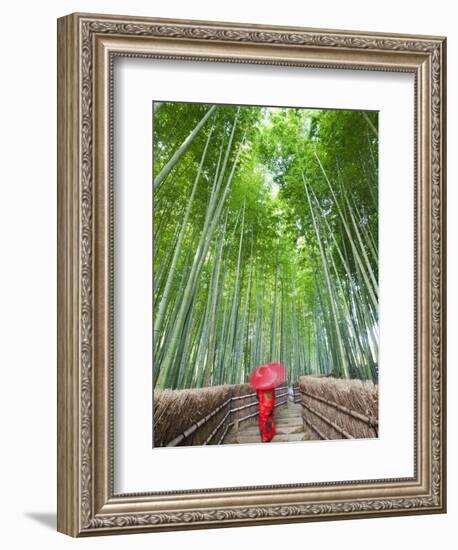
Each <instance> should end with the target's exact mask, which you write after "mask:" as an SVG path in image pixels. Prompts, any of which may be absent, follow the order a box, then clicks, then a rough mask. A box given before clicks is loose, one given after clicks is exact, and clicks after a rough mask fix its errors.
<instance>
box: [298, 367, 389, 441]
mask: <svg viewBox="0 0 458 550" xmlns="http://www.w3.org/2000/svg"><path fill="white" fill-rule="evenodd" d="M294 401H295V402H296V403H300V404H301V405H302V408H303V419H304V422H305V423H306V425H307V426H308V428H309V429H310V431H311V432H312V434H313V435H315V436H316V438H317V439H362V438H374V437H378V388H377V386H376V385H375V384H374V383H373V382H370V381H362V380H340V379H337V378H332V377H316V376H301V377H300V378H299V380H298V383H297V384H296V385H295V387H294Z"/></svg>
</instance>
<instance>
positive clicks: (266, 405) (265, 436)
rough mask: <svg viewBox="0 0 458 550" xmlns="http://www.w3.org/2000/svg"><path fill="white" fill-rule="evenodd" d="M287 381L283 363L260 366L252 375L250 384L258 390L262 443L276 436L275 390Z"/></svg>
mask: <svg viewBox="0 0 458 550" xmlns="http://www.w3.org/2000/svg"><path fill="white" fill-rule="evenodd" d="M284 379H285V368H284V366H283V365H282V364H281V363H267V364H265V365H260V366H259V367H257V368H256V369H254V371H253V372H252V373H251V374H250V377H249V380H248V383H249V384H250V386H251V387H252V388H253V389H254V390H256V395H257V396H258V400H259V429H260V431H261V441H262V442H263V443H268V442H269V441H272V439H273V438H274V436H275V433H276V432H275V422H274V417H273V415H274V411H275V388H276V387H277V386H278V385H279V384H281V383H282V382H283V380H284Z"/></svg>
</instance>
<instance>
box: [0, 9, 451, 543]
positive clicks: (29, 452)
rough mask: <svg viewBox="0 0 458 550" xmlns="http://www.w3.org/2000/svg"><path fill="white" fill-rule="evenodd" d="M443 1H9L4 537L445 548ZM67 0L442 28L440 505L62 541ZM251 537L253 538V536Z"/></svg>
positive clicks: (371, 26)
mask: <svg viewBox="0 0 458 550" xmlns="http://www.w3.org/2000/svg"><path fill="white" fill-rule="evenodd" d="M453 8H454V4H453V2H450V1H449V0H435V1H434V2H432V1H425V0H417V1H416V2H412V1H410V2H399V0H384V1H383V3H382V2H377V3H375V4H373V3H370V2H367V0H366V1H360V0H346V1H345V2H339V0H320V1H319V2H307V3H305V2H297V0H282V2H276V3H273V2H272V3H271V4H270V5H269V4H267V3H266V1H265V0H251V1H250V2H247V1H246V0H231V1H230V2H217V1H210V0H191V1H189V0H187V1H186V0H167V2H164V3H157V4H156V3H153V2H151V1H146V0H130V1H129V2H122V1H118V0H92V1H88V0H84V1H83V0H81V1H75V2H69V1H59V2H58V1H56V0H48V1H47V2H46V3H42V2H39V3H35V2H25V1H22V0H16V1H14V2H11V3H8V4H5V5H4V7H3V10H2V30H1V33H0V40H1V52H2V67H3V69H2V86H1V87H0V94H1V101H0V131H1V134H0V135H1V152H2V155H1V158H2V160H1V162H0V171H1V173H2V174H1V178H0V182H1V186H2V195H1V200H0V209H1V212H0V243H1V245H0V246H1V248H0V254H1V255H0V262H1V264H0V265H1V267H0V279H1V280H0V323H1V327H0V335H1V338H0V365H1V372H2V383H1V385H0V388H1V390H0V391H1V393H0V407H1V411H0V413H1V416H0V418H1V424H0V425H1V435H2V440H1V443H0V448H1V452H0V472H1V484H0V491H1V498H0V501H1V504H0V508H1V512H0V513H1V516H0V517H1V518H2V521H1V525H2V527H1V531H0V539H1V541H2V546H4V547H5V548H23V547H25V548H27V547H28V548H40V549H41V548H46V549H47V550H48V549H49V550H52V549H54V548H59V549H61V548H63V549H65V548H70V547H76V546H77V545H79V546H80V547H83V546H84V548H124V547H126V545H128V547H129V548H132V549H133V550H134V549H137V548H138V549H141V548H150V547H152V546H154V545H156V546H157V547H161V548H162V549H169V548H175V547H177V546H179V545H186V547H188V548H197V547H199V548H213V547H215V546H217V547H219V548H221V549H224V548H234V547H241V546H243V547H248V546H249V545H250V544H263V545H264V546H265V548H269V549H270V548H272V549H274V548H278V547H279V546H282V545H286V544H291V545H297V546H299V547H301V546H307V547H309V548H311V547H315V548H325V549H326V548H330V547H332V546H333V545H336V546H338V547H339V550H345V549H346V548H349V549H350V548H351V549H352V550H359V549H363V548H364V549H366V548H368V547H370V548H371V550H378V549H383V550H386V549H387V548H391V547H393V548H395V547H399V546H400V544H402V543H404V544H407V545H408V546H409V547H410V548H414V549H418V550H421V549H426V548H432V547H436V548H445V549H447V548H451V547H452V546H453V543H452V542H448V541H449V540H450V539H452V540H453V539H454V538H456V537H455V529H454V528H456V521H457V520H458V498H457V495H456V488H457V485H458V484H457V475H456V468H455V464H456V461H457V450H458V445H457V436H458V430H457V424H456V418H457V403H458V399H456V398H455V395H454V394H453V392H454V388H457V387H458V374H457V371H456V368H455V367H456V362H457V359H458V353H457V339H456V337H455V338H454V336H455V334H456V332H457V328H458V323H457V321H458V318H457V312H456V309H455V308H454V307H453V306H454V305H455V304H456V303H457V285H456V283H455V281H456V280H457V279H458V271H457V268H458V263H457V250H458V242H457V234H458V216H456V214H455V210H454V209H455V208H457V207H458V201H457V187H456V185H454V184H455V182H456V179H457V175H458V174H457V169H458V165H457V161H456V154H455V152H456V150H457V148H458V139H457V135H458V134H457V131H456V127H455V124H456V122H457V104H456V101H454V98H456V97H457V96H458V74H457V73H458V59H457V54H458V45H457V39H458V31H457V29H456V16H455V14H454V11H453ZM75 11H91V12H96V13H119V14H129V15H148V16H161V17H176V18H189V19H210V20H212V19H213V20H221V21H240V22H252V23H265V24H283V25H302V26H309V27H323V28H335V29H355V30H367V31H388V32H399V33H412V34H436V35H446V36H447V37H448V58H449V63H448V97H449V98H450V100H449V106H448V107H449V109H448V128H449V132H448V133H449V137H448V139H449V141H448V150H449V170H448V180H449V185H448V211H449V227H448V228H449V238H448V254H449V257H448V266H449V271H448V280H449V291H448V296H449V306H448V309H449V344H448V345H449V358H448V366H449V370H448V388H449V421H448V425H449V433H448V448H449V475H448V478H449V512H448V514H447V515H434V516H415V517H404V518H402V517H401V518H390V519H371V520H364V521H356V520H353V521H341V522H329V523H311V524H290V525H279V526H268V527H250V528H235V529H224V530H221V529H217V530H205V531H188V532H184V533H183V532H182V533H159V534H147V535H131V536H129V538H125V537H101V538H95V539H85V540H73V539H70V538H68V537H65V536H64V535H61V534H59V533H57V532H56V531H55V513H56V481H55V478H56V474H55V472H56V289H55V281H56V168H55V167H56V18H57V17H59V16H61V15H65V14H68V13H71V12H75ZM258 541H259V542H258Z"/></svg>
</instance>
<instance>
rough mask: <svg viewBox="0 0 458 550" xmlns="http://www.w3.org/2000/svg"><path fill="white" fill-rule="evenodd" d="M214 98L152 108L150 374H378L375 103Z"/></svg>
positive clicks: (197, 379) (210, 380)
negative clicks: (255, 103)
mask: <svg viewBox="0 0 458 550" xmlns="http://www.w3.org/2000/svg"><path fill="white" fill-rule="evenodd" d="M211 108H212V105H208V104H204V105H203V104H182V103H163V104H162V105H161V107H160V109H158V110H157V111H156V113H155V117H154V175H155V176H157V175H158V174H159V173H160V172H161V170H163V168H164V166H166V165H167V163H169V165H170V159H171V158H173V157H174V155H175V153H176V152H177V151H180V152H181V150H180V147H181V148H182V149H183V145H182V144H183V143H185V142H186V140H187V139H188V141H187V142H186V143H187V147H186V149H185V150H184V149H183V151H184V152H183V154H182V155H181V156H180V158H179V159H178V160H177V162H176V163H175V164H174V165H173V167H172V169H171V171H170V173H167V175H166V176H165V177H164V179H163V182H162V184H161V186H160V187H159V188H158V189H157V191H155V193H154V293H155V294H154V314H155V352H154V379H155V383H156V385H157V386H160V387H197V386H202V385H209V384H220V383H243V382H246V379H247V376H248V374H249V372H250V371H251V370H252V369H253V368H254V367H255V366H257V365H258V364H259V363H262V362H266V361H272V360H281V361H283V362H284V363H285V365H286V367H287V369H288V373H289V378H290V380H293V379H295V378H297V377H298V376H300V375H303V374H308V373H328V372H333V373H334V375H336V376H346V377H348V376H350V377H358V378H372V379H376V378H377V376H378V371H377V355H378V336H377V334H378V327H377V322H378V313H377V286H378V285H377V280H378V193H377V182H378V173H377V167H378V139H377V125H378V122H377V121H378V116H377V113H373V112H367V113H363V112H359V111H339V110H310V109H299V108H260V107H241V108H237V107H235V106H225V105H219V106H217V107H216V108H215V109H214V110H212V112H211V113H210V112H209V110H210V109H211ZM207 113H208V119H205V123H204V124H203V125H201V127H199V123H200V121H202V120H203V117H205V115H206V114H207ZM189 136H191V137H192V139H191V140H190V138H189ZM204 151H205V155H204ZM175 156H176V155H175ZM199 166H200V171H199ZM163 173H164V172H163Z"/></svg>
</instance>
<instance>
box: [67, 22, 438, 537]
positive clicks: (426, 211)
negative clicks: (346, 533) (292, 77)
mask: <svg viewBox="0 0 458 550" xmlns="http://www.w3.org/2000/svg"><path fill="white" fill-rule="evenodd" d="M445 46H446V43H445V38H442V37H432V36H403V35H389V34H381V33H377V34H376V33H365V32H351V31H340V30H339V31H337V30H317V29H307V28H292V27H277V26H269V27H267V26H259V25H251V24H249V25H248V24H236V23H216V22H208V21H184V20H183V21H181V20H166V19H152V18H144V17H124V16H112V15H109V16H105V15H93V14H73V15H69V16H66V17H63V18H61V19H59V20H58V254H59V256H58V258H59V259H58V530H59V531H61V532H63V533H67V534H69V535H72V536H84V535H102V534H115V533H127V532H142V531H161V530H179V529H190V528H191V529H193V528H194V529H196V528H211V527H229V526H242V525H259V524H272V523H285V522H298V521H299V522H303V521H317V520H332V519H345V518H357V517H374V516H392V515H404V514H425V513H434V512H444V511H445V492H446V484H445V473H446V472H445ZM115 56H133V57H140V56H141V57H151V58H162V59H188V60H201V61H210V60H211V61H215V60H216V61H221V62H232V63H238V62H241V63H256V64H260V63H262V64H276V65H295V66H307V67H310V66H312V67H325V68H338V69H343V68H352V69H361V70H376V71H403V72H410V73H413V74H414V75H415V82H416V88H415V89H416V94H415V117H416V120H415V180H416V181H415V186H416V193H415V211H416V216H415V233H416V238H415V243H414V246H415V262H416V263H415V325H416V326H415V355H416V360H415V375H416V376H415V475H414V477H412V478H406V479H386V480H376V481H364V480H363V481H356V482H336V483H321V484H320V483H319V484H307V485H299V484H297V485H289V486H266V487H258V488H253V487H251V488H250V487H248V488H244V487H237V488H235V489H218V490H211V489H202V490H199V491H181V492H176V491H174V492H168V493H149V494H148V493H144V494H126V495H116V494H113V490H112V475H113V464H112V438H111V430H112V422H111V410H112V394H111V391H112V378H113V373H112V365H113V358H112V326H111V307H112V295H111V275H112V269H113V267H112V249H111V245H112V226H113V219H112V211H111V208H110V204H111V185H112V184H111V130H110V127H111V126H110V121H111V84H112V82H111V74H112V60H113V58H114V57H115Z"/></svg>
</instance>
